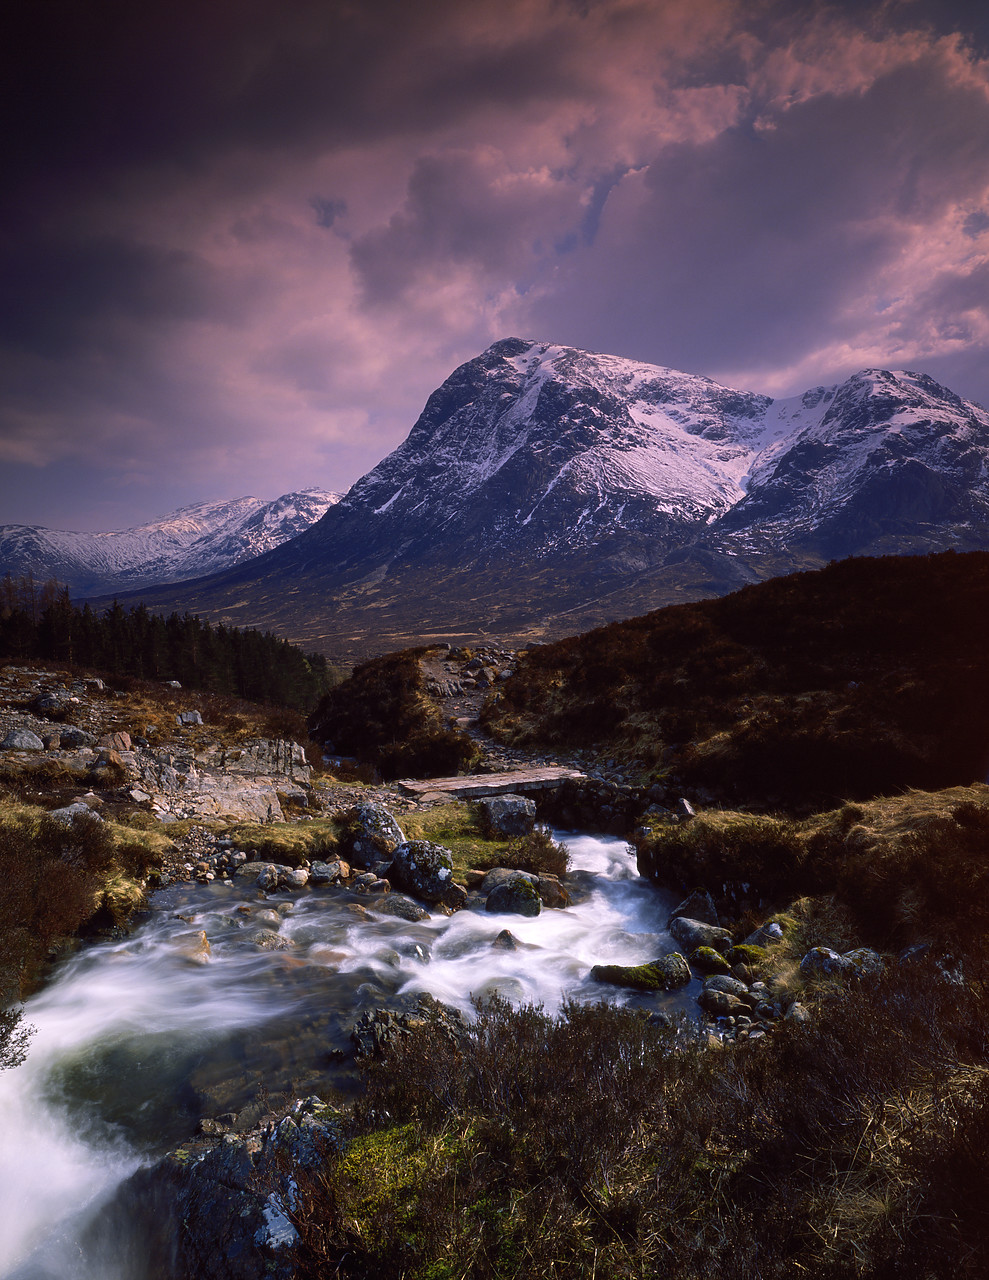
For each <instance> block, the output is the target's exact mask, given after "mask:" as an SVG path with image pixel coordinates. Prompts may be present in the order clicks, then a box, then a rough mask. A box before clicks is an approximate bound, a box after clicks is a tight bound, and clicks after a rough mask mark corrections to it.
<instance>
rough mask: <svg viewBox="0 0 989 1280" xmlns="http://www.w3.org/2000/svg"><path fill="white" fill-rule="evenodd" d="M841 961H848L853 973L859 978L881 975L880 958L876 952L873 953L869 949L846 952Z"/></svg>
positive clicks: (860, 948) (861, 948)
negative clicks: (875, 974)
mask: <svg viewBox="0 0 989 1280" xmlns="http://www.w3.org/2000/svg"><path fill="white" fill-rule="evenodd" d="M842 959H843V960H847V961H849V962H850V963H851V964H852V965H853V966H854V972H855V974H856V976H857V977H860V978H865V977H869V976H871V975H872V974H874V973H882V970H883V958H882V956H881V955H880V954H879V952H878V951H873V950H872V948H871V947H856V948H855V950H854V951H846V952H845V953H844V955H843V956H842Z"/></svg>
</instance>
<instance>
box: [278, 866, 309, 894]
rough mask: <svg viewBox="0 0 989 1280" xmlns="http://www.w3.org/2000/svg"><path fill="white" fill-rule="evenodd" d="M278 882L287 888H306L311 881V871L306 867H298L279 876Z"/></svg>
mask: <svg viewBox="0 0 989 1280" xmlns="http://www.w3.org/2000/svg"><path fill="white" fill-rule="evenodd" d="M278 883H279V886H281V887H284V888H286V889H304V888H305V887H306V885H307V884H308V883H309V872H308V871H307V870H306V869H305V867H296V868H295V869H294V870H292V871H289V872H288V873H287V874H286V875H284V876H279V877H278Z"/></svg>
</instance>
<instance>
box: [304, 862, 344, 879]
mask: <svg viewBox="0 0 989 1280" xmlns="http://www.w3.org/2000/svg"><path fill="white" fill-rule="evenodd" d="M342 879H343V863H342V862H340V861H339V860H334V861H333V862H319V861H316V862H314V863H313V864H312V865H311V866H310V868H309V882H310V884H339V882H340V881H341V880H342Z"/></svg>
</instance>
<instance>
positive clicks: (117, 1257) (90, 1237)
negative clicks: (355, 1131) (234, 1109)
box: [84, 1098, 343, 1280]
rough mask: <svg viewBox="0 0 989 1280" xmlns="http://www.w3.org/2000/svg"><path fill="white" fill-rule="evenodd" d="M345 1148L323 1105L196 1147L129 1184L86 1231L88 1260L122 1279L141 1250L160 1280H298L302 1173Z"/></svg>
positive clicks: (300, 1107) (298, 1108)
mask: <svg viewBox="0 0 989 1280" xmlns="http://www.w3.org/2000/svg"><path fill="white" fill-rule="evenodd" d="M342 1145H343V1138H342V1129H341V1126H340V1123H339V1120H338V1118H337V1117H336V1115H335V1114H334V1113H333V1112H332V1111H331V1109H330V1108H329V1107H327V1106H326V1105H325V1104H324V1103H322V1102H321V1101H320V1100H319V1099H318V1098H309V1099H307V1100H306V1101H305V1102H296V1103H294V1104H293V1107H292V1108H291V1114H290V1115H287V1116H284V1117H283V1118H282V1119H281V1120H279V1121H278V1122H277V1123H276V1122H270V1123H268V1124H266V1125H265V1126H264V1127H263V1128H262V1129H258V1130H255V1131H252V1132H250V1133H245V1134H236V1135H235V1134H229V1133H223V1132H222V1129H221V1132H219V1133H217V1134H216V1135H215V1136H211V1137H206V1138H199V1139H194V1140H193V1141H191V1142H189V1143H186V1144H184V1145H183V1146H182V1147H179V1148H177V1149H176V1150H175V1151H173V1152H171V1153H169V1155H167V1156H165V1157H164V1158H163V1159H162V1160H160V1161H158V1162H157V1163H156V1164H154V1165H151V1166H149V1167H146V1168H143V1169H139V1170H138V1171H137V1172H136V1173H135V1174H133V1175H132V1176H131V1177H130V1178H128V1179H127V1180H126V1181H125V1182H123V1183H122V1184H121V1186H120V1188H119V1189H118V1190H117V1192H116V1193H115V1195H114V1196H113V1198H112V1199H111V1201H110V1202H109V1203H108V1204H107V1205H106V1206H105V1207H104V1208H103V1209H102V1210H101V1211H100V1213H99V1214H98V1215H97V1216H96V1218H95V1220H94V1222H93V1224H92V1226H91V1227H90V1228H89V1229H88V1231H87V1236H86V1240H85V1242H84V1245H85V1246H86V1252H87V1256H95V1257H99V1258H106V1259H107V1260H108V1265H109V1268H110V1270H112V1271H113V1272H114V1273H116V1272H117V1271H118V1270H119V1271H120V1272H121V1273H123V1272H124V1271H125V1270H129V1269H130V1268H131V1267H132V1266H133V1257H135V1256H137V1250H138V1249H139V1250H140V1256H141V1261H142V1274H146V1275H149V1276H151V1275H153V1276H155V1277H156V1278H157V1280H186V1277H189V1276H196V1277H197V1280H228V1278H229V1277H231V1276H237V1277H238V1280H292V1277H294V1276H297V1275H298V1274H299V1258H298V1256H297V1252H296V1246H297V1245H298V1242H299V1236H298V1233H297V1232H296V1229H295V1227H294V1226H293V1224H292V1214H293V1211H294V1210H295V1208H296V1199H297V1178H298V1173H299V1171H300V1170H302V1169H318V1168H319V1167H320V1166H321V1165H322V1164H323V1163H324V1162H325V1161H326V1159H327V1158H328V1156H330V1155H331V1154H332V1153H333V1152H336V1151H339V1150H340V1149H341V1148H342ZM114 1264H116V1265H114Z"/></svg>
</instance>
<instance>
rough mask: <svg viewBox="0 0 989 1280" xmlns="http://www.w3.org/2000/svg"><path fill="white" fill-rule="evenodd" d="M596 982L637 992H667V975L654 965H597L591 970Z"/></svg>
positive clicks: (658, 966)
mask: <svg viewBox="0 0 989 1280" xmlns="http://www.w3.org/2000/svg"><path fill="white" fill-rule="evenodd" d="M591 977H592V978H593V979H594V981H595V982H610V983H611V984H612V985H613V986H616V987H631V988H632V989H633V990H635V991H665V990H666V974H665V972H664V970H663V968H662V966H661V965H658V964H656V963H653V964H596V965H595V966H594V968H593V969H592V970H591Z"/></svg>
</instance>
